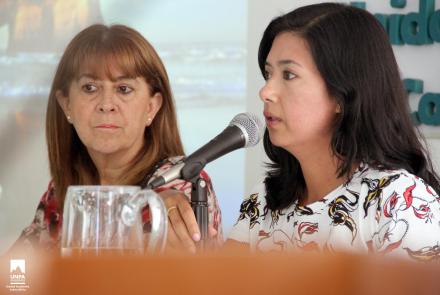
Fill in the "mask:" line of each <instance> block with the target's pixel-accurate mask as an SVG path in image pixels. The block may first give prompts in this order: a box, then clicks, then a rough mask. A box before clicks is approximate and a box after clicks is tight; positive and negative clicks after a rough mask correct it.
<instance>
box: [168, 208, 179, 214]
mask: <svg viewBox="0 0 440 295" xmlns="http://www.w3.org/2000/svg"><path fill="white" fill-rule="evenodd" d="M173 209H177V207H176V206H171V207H170V208H168V210H167V215H170V212H171V210H173Z"/></svg>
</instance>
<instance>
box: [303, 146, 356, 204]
mask: <svg viewBox="0 0 440 295" xmlns="http://www.w3.org/2000/svg"><path fill="white" fill-rule="evenodd" d="M295 157H296V158H297V159H298V161H299V163H300V165H301V170H302V173H303V176H304V181H305V185H306V187H305V191H304V196H303V198H302V199H301V201H300V204H301V205H307V204H311V203H314V202H316V201H319V200H321V199H322V198H324V197H325V196H326V195H327V194H329V193H330V192H332V191H333V190H334V189H336V188H337V187H338V186H340V185H341V184H343V183H345V182H346V180H347V177H344V176H342V177H338V172H337V171H338V165H339V163H340V160H339V159H338V157H336V156H335V155H334V154H333V152H332V150H331V149H330V148H329V149H328V150H327V151H325V150H322V149H321V150H320V151H317V150H315V151H311V150H308V151H306V152H304V153H303V154H298V153H296V154H295Z"/></svg>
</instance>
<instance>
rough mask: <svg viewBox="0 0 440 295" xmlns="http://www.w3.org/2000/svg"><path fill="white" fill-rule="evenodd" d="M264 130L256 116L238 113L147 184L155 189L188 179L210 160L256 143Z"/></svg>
mask: <svg viewBox="0 0 440 295" xmlns="http://www.w3.org/2000/svg"><path fill="white" fill-rule="evenodd" d="M263 131H264V125H263V123H262V122H261V120H260V119H259V118H258V117H257V116H256V115H254V114H251V113H240V114H238V115H236V116H235V117H234V118H233V119H232V120H231V122H230V123H229V125H228V127H226V128H225V129H224V130H223V131H222V132H221V133H220V134H219V135H217V136H216V137H214V138H213V139H212V140H211V141H209V142H208V143H207V144H205V145H204V146H202V147H201V148H199V149H198V150H196V151H195V152H194V153H192V154H191V155H189V156H188V157H187V158H186V159H185V160H184V161H183V162H182V163H179V164H177V165H175V166H173V167H172V168H170V169H169V170H167V171H165V172H164V173H163V174H162V175H160V176H158V177H156V178H155V179H152V180H151V181H150V182H149V183H148V186H147V187H148V188H150V189H155V188H157V187H159V186H161V185H164V184H166V183H168V182H170V181H173V180H174V179H178V178H180V179H184V180H187V181H190V180H192V179H194V178H195V177H197V176H198V175H199V174H200V171H202V169H203V168H204V167H205V165H206V164H208V163H209V162H212V161H214V160H215V159H217V158H219V157H221V156H223V155H225V154H227V153H230V152H232V151H234V150H236V149H240V148H243V147H250V146H254V145H256V144H257V143H258V142H259V141H260V140H261V138H262V134H263Z"/></svg>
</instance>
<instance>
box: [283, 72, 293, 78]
mask: <svg viewBox="0 0 440 295" xmlns="http://www.w3.org/2000/svg"><path fill="white" fill-rule="evenodd" d="M295 77H296V75H295V74H294V73H292V72H289V71H284V72H283V78H284V80H292V79H293V78H295Z"/></svg>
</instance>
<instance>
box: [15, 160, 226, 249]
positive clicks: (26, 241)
mask: <svg viewBox="0 0 440 295" xmlns="http://www.w3.org/2000/svg"><path fill="white" fill-rule="evenodd" d="M182 159H183V157H175V158H169V159H167V160H165V161H162V162H161V163H159V164H158V165H157V166H156V168H155V169H154V173H153V174H152V175H149V176H147V178H146V180H145V183H147V181H148V180H149V179H150V178H151V177H156V176H158V175H160V174H162V173H164V172H165V171H167V170H168V169H169V168H171V167H172V166H173V165H175V164H176V163H178V162H180V161H181V160H182ZM200 176H201V177H202V178H203V179H204V180H205V181H206V182H207V184H208V212H209V223H210V224H212V225H213V226H214V228H215V229H216V230H217V231H218V235H217V237H216V239H217V242H218V244H220V243H222V242H223V234H222V226H221V212H220V207H219V205H218V202H217V198H216V196H215V193H214V190H213V188H212V183H211V179H210V177H209V176H208V174H207V173H206V172H205V171H202V173H201V174H200ZM167 189H174V190H179V191H182V192H183V193H184V194H185V195H186V196H187V197H188V199H190V198H191V183H190V182H187V181H184V180H181V179H176V180H174V181H172V182H170V183H168V184H165V185H163V186H161V187H159V188H157V189H156V190H155V191H156V192H161V191H164V190H167ZM58 208H59V206H58V200H57V198H56V197H55V187H54V186H53V184H52V182H50V183H49V187H48V189H47V191H46V192H45V193H44V195H43V197H42V198H41V200H40V203H39V204H38V207H37V212H36V214H35V217H34V220H33V221H32V224H31V225H30V226H28V227H27V228H25V229H24V230H23V232H22V234H21V235H20V237H19V238H18V240H17V242H16V243H15V244H14V246H13V247H12V248H15V247H19V248H20V249H23V248H25V249H29V248H31V249H46V250H58V249H59V248H60V242H61V228H62V214H61V213H60V212H59V209H58ZM142 219H143V222H144V229H145V230H147V229H148V228H149V226H148V221H149V212H148V208H144V209H143V210H142Z"/></svg>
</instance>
